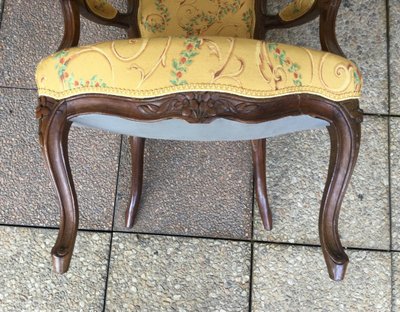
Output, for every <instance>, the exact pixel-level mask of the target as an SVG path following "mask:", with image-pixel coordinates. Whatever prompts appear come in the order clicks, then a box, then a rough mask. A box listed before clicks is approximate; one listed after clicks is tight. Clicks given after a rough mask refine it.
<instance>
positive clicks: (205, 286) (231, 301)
mask: <svg viewBox="0 0 400 312" xmlns="http://www.w3.org/2000/svg"><path fill="white" fill-rule="evenodd" d="M250 250H251V247H250V243H241V242H227V241H217V240H204V239H187V238H172V237H169V238H168V237H161V236H159V237H154V236H152V237H151V236H145V235H135V234H121V233H118V234H114V236H113V249H112V255H111V267H110V274H109V282H108V293H107V304H106V311H141V312H153V311H160V312H163V311H171V312H172V311H193V312H200V311H227V312H228V311H232V312H238V311H248V304H249V303H248V299H249V279H250V253H251V251H250Z"/></svg>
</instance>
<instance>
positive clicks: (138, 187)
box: [125, 137, 145, 228]
mask: <svg viewBox="0 0 400 312" xmlns="http://www.w3.org/2000/svg"><path fill="white" fill-rule="evenodd" d="M129 143H130V148H131V157H132V182H131V201H130V204H129V207H128V208H127V209H126V214H125V223H126V227H127V228H132V227H133V225H134V224H135V220H136V215H137V213H138V211H139V205H140V197H141V195H142V185H143V154H144V143H145V139H144V138H138V137H129Z"/></svg>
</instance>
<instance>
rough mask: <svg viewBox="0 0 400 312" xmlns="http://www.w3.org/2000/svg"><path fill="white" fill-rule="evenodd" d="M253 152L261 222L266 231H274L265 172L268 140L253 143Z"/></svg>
mask: <svg viewBox="0 0 400 312" xmlns="http://www.w3.org/2000/svg"><path fill="white" fill-rule="evenodd" d="M251 145H252V152H253V168H254V169H253V172H254V184H255V186H254V188H255V191H256V199H257V204H258V208H259V210H260V216H261V220H262V222H263V225H264V229H265V230H267V231H271V230H272V212H271V209H270V207H269V203H268V192H267V177H266V172H265V167H266V164H265V160H266V159H265V157H266V140H265V139H262V140H253V141H251Z"/></svg>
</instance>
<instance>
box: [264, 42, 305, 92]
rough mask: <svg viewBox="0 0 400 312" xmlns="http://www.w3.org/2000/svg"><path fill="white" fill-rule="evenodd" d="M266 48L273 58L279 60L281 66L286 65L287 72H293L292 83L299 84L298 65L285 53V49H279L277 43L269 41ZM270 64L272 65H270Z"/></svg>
mask: <svg viewBox="0 0 400 312" xmlns="http://www.w3.org/2000/svg"><path fill="white" fill-rule="evenodd" d="M268 50H269V51H270V52H272V54H273V56H274V58H275V59H277V60H279V64H280V65H281V66H284V67H286V69H287V72H288V73H291V74H293V77H292V79H293V84H294V85H295V86H299V87H300V86H301V85H302V83H301V73H299V70H300V66H299V65H298V64H297V63H293V62H292V61H291V59H290V58H289V57H288V56H287V55H286V51H285V50H281V49H280V48H279V47H278V44H277V43H269V44H268ZM270 66H272V65H270Z"/></svg>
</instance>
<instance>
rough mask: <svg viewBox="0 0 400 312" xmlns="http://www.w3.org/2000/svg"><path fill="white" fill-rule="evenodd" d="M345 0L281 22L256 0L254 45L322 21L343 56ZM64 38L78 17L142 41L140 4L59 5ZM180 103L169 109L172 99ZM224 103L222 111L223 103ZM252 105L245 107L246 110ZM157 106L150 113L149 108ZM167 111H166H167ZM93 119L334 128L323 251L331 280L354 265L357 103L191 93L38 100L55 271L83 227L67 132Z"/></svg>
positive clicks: (260, 163)
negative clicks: (298, 119) (308, 120)
mask: <svg viewBox="0 0 400 312" xmlns="http://www.w3.org/2000/svg"><path fill="white" fill-rule="evenodd" d="M340 2H341V0H318V1H316V3H315V5H314V6H313V8H312V9H311V10H310V11H309V12H308V13H307V14H305V15H303V16H302V17H300V18H298V19H296V20H294V21H290V22H285V21H283V20H282V19H281V18H280V17H279V15H267V14H266V13H265V12H264V9H263V7H264V5H265V1H263V0H256V16H257V23H256V29H255V36H254V38H255V39H264V36H265V33H266V31H268V30H269V29H273V28H287V27H292V26H296V25H300V24H304V23H307V22H309V21H311V20H313V19H315V18H316V17H318V16H319V18H320V40H321V46H322V49H323V50H324V51H328V52H331V53H335V54H338V55H343V52H342V50H341V49H340V47H339V45H338V43H337V40H336V35H335V22H336V16H337V13H338V9H339V6H340ZM61 4H62V9H63V14H64V21H65V32H64V38H63V40H62V43H61V45H60V48H59V49H65V48H70V47H74V46H77V45H78V42H79V36H80V15H83V16H85V17H86V18H88V19H89V20H92V21H94V22H96V23H100V24H105V25H112V26H117V27H121V28H124V29H125V30H126V31H127V33H128V36H129V37H130V38H135V37H139V31H138V25H137V24H136V23H135V22H134V21H135V17H136V16H137V10H138V1H137V0H128V11H127V13H118V14H117V15H116V16H115V17H114V18H113V19H105V18H103V17H101V16H99V15H96V14H95V13H94V12H93V11H91V10H90V8H89V7H88V6H87V5H86V2H85V1H83V0H61ZM172 100H173V102H174V103H175V104H174V105H168V106H166V105H165V103H168V102H170V101H172ZM221 102H223V103H224V105H221ZM244 104H246V105H244ZM150 107H151V109H149V108H150ZM161 108H162V109H161ZM88 113H101V114H107V115H113V116H118V117H123V118H127V119H134V120H140V121H157V120H165V119H170V118H178V119H183V120H186V121H187V122H189V123H207V122H210V121H212V120H213V119H216V118H226V119H230V120H235V121H240V122H244V123H258V122H264V121H271V120H276V119H279V118H283V117H287V116H297V115H309V116H312V117H315V118H320V119H323V120H325V121H327V122H328V123H329V126H328V127H327V128H328V131H329V135H330V140H331V156H330V162H329V171H328V176H327V181H326V186H325V191H324V194H323V198H322V202H321V209H320V218H319V234H320V241H321V247H322V251H323V254H324V257H325V261H326V264H327V267H328V272H329V276H330V277H331V278H332V279H333V280H342V279H343V278H344V274H345V271H346V267H347V263H348V261H349V259H348V257H347V255H346V253H345V251H344V249H343V247H342V244H341V242H340V238H339V234H338V218H339V210H340V206H341V203H342V200H343V197H344V195H345V191H346V188H347V186H348V183H349V180H350V177H351V175H352V172H353V169H354V166H355V163H356V160H357V155H358V151H359V145H360V124H361V122H362V116H363V115H362V111H361V110H360V108H359V102H358V100H347V101H342V102H335V101H331V100H328V99H325V98H322V97H320V96H316V95H310V94H297V95H286V96H280V97H277V98H272V99H271V98H269V99H254V98H246V97H243V96H237V95H231V94H226V93H213V92H204V91H203V92H185V93H180V94H171V95H166V96H160V97H156V98H148V99H135V98H126V97H118V96H108V95H96V94H87V95H79V96H73V97H70V98H67V99H63V100H60V101H57V100H54V99H52V98H49V97H40V98H39V105H38V108H37V117H38V118H39V136H40V144H41V146H42V150H43V154H44V157H45V160H46V163H47V165H48V168H49V171H50V173H51V176H52V178H53V182H54V185H55V188H56V191H57V193H58V197H59V201H60V207H61V223H60V230H59V234H58V238H57V241H56V243H55V245H54V247H53V249H52V256H53V266H54V270H55V271H56V272H59V273H64V272H66V271H67V270H68V268H69V264H70V260H71V256H72V253H73V249H74V244H75V239H76V235H77V229H78V219H79V211H78V202H77V196H76V193H75V188H74V183H73V179H72V175H71V169H70V165H69V160H68V143H67V141H68V133H69V129H70V126H71V121H70V120H71V119H72V118H74V117H77V116H79V115H83V114H88ZM144 140H145V139H144V138H139V137H131V138H130V142H131V153H132V165H133V168H135V172H134V173H133V176H132V195H131V202H130V205H129V207H128V209H127V211H126V226H127V227H132V226H133V224H134V221H135V216H136V214H137V211H138V208H139V201H140V195H141V191H142V177H143V150H144ZM265 148H266V141H265V139H260V140H253V141H252V150H253V165H254V174H255V181H256V185H255V187H256V196H257V202H258V205H259V209H260V213H261V217H262V220H263V223H264V227H265V229H267V230H268V229H271V227H272V214H271V211H270V208H269V206H268V200H267V188H266V175H265V174H266V172H265V154H266V152H265Z"/></svg>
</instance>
